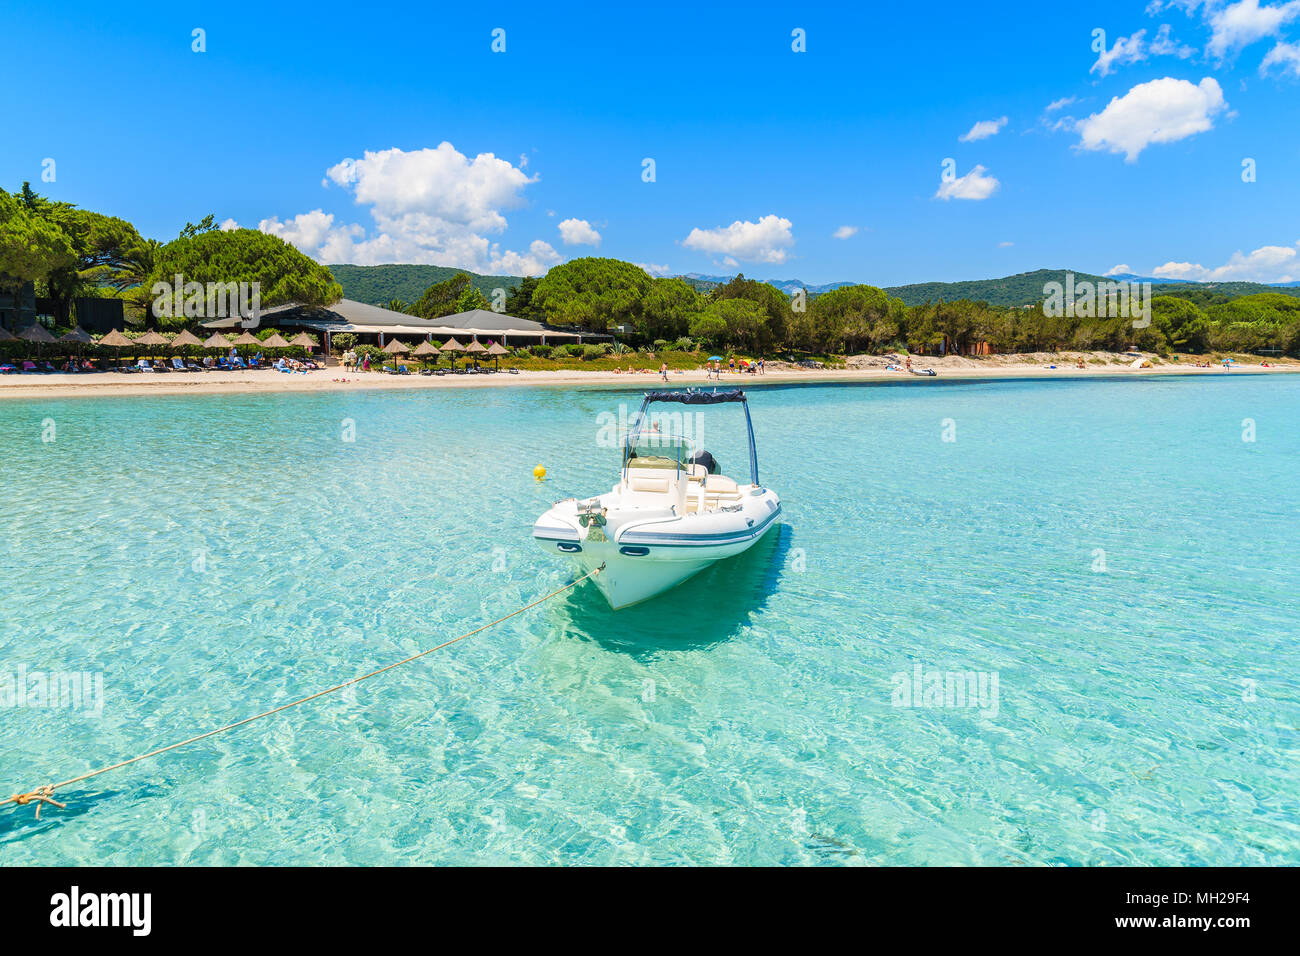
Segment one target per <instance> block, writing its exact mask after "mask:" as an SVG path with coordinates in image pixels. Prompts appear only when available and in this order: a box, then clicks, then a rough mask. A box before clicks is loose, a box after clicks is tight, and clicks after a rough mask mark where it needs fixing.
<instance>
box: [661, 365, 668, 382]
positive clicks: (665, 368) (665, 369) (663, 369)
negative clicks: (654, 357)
mask: <svg viewBox="0 0 1300 956" xmlns="http://www.w3.org/2000/svg"><path fill="white" fill-rule="evenodd" d="M659 377H660V378H662V379H663V380H664V381H665V382H666V381H668V363H667V362H664V363H663V364H662V365H660V366H659Z"/></svg>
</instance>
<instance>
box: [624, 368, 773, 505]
mask: <svg viewBox="0 0 1300 956" xmlns="http://www.w3.org/2000/svg"><path fill="white" fill-rule="evenodd" d="M655 402H667V403H676V404H679V405H722V404H726V403H730V402H736V403H738V404H739V405H740V407H741V408H743V409H744V410H745V432H746V433H747V435H748V436H749V480H750V483H751V484H753V485H754V486H755V487H757V486H758V449H757V448H756V446H755V445H754V421H753V419H751V418H750V416H749V399H747V398H746V397H745V393H744V391H742V390H741V389H739V388H732V389H727V390H726V391H721V392H720V391H718V390H717V389H714V390H713V391H711V392H704V391H699V390H698V389H673V390H660V391H654V392H646V393H645V397H644V398H643V399H642V400H641V408H640V409H639V410H638V411H637V416H636V420H635V422H634V423H633V425H632V427H631V428H630V429H628V433H627V440H626V441H625V442H624V443H623V470H624V471H626V470H627V463H628V461H629V460H630V459H631V453H632V446H633V444H634V443H635V441H636V438H637V436H638V435H639V434H640V432H641V425H642V423H643V422H645V420H646V410H647V409H649V408H650V406H651V405H652V404H654V403H655Z"/></svg>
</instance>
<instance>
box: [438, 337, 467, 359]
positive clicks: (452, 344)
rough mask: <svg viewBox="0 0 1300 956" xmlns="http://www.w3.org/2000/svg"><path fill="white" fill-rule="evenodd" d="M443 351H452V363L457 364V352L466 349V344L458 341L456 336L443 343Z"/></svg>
mask: <svg viewBox="0 0 1300 956" xmlns="http://www.w3.org/2000/svg"><path fill="white" fill-rule="evenodd" d="M442 351H443V352H450V353H451V364H452V365H455V364H456V353H457V352H463V351H465V346H463V345H461V344H460V343H459V342H457V341H456V338H455V336H452V337H451V338H449V339H448V340H447V341H446V342H443V343H442Z"/></svg>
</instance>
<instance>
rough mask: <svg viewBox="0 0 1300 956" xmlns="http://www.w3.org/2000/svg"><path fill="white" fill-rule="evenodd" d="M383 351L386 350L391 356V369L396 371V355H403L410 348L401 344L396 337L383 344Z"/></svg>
mask: <svg viewBox="0 0 1300 956" xmlns="http://www.w3.org/2000/svg"><path fill="white" fill-rule="evenodd" d="M384 351H385V352H387V353H388V354H389V355H391V356H393V371H394V372H396V371H397V356H398V355H405V354H406V353H407V352H409V351H411V350H410V349H409V348H407V347H406V346H405V345H403V344H402V343H401V341H399V340H398V339H390V340H389V342H388V344H387V345H385V346H384Z"/></svg>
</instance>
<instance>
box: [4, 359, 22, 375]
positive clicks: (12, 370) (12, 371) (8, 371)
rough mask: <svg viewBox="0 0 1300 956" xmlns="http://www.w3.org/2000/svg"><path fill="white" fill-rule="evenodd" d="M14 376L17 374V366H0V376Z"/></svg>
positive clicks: (7, 364) (6, 364)
mask: <svg viewBox="0 0 1300 956" xmlns="http://www.w3.org/2000/svg"><path fill="white" fill-rule="evenodd" d="M16 374H18V366H17V365H10V364H9V363H7V362H6V363H5V364H4V365H0V375H16Z"/></svg>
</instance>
